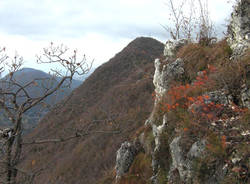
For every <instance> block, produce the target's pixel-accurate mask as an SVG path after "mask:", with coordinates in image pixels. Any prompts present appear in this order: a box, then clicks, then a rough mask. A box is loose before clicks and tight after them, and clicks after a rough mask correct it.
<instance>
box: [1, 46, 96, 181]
mask: <svg viewBox="0 0 250 184" xmlns="http://www.w3.org/2000/svg"><path fill="white" fill-rule="evenodd" d="M69 52H70V50H69V49H68V48H67V47H65V46H64V45H60V46H55V45H54V44H53V43H51V44H50V46H49V47H48V48H44V50H43V54H42V55H41V56H37V63H39V64H52V65H53V66H57V67H60V68H61V72H60V71H59V70H56V69H52V70H51V71H52V72H53V76H54V78H53V79H48V78H36V79H34V80H31V81H29V82H27V83H25V84H23V83H20V82H19V81H18V80H17V79H16V78H15V73H16V72H17V71H18V70H19V69H21V68H22V66H23V59H22V57H20V56H18V55H16V56H15V57H14V58H10V57H8V56H7V55H6V54H5V48H2V49H0V64H1V67H0V72H3V71H4V70H5V71H7V72H8V73H9V74H8V75H7V76H6V77H5V78H2V79H1V80H0V107H1V110H2V111H4V113H5V114H6V115H7V117H8V119H9V120H10V121H11V123H12V124H11V126H10V127H8V128H6V127H5V128H2V129H0V141H1V143H0V144H1V145H0V146H1V149H0V151H1V152H0V158H1V161H0V177H1V179H2V180H4V181H1V183H6V184H16V183H17V174H18V172H21V171H20V169H18V168H17V165H18V164H19V163H20V158H21V154H22V149H23V144H24V143H23V139H22V136H23V121H22V120H23V116H24V113H26V112H27V111H29V110H30V109H32V108H34V107H35V106H38V105H39V104H41V103H43V101H44V100H45V99H46V98H47V97H49V96H51V95H52V94H54V93H55V92H56V91H58V90H59V89H60V88H61V87H67V86H70V84H71V81H72V78H73V76H74V75H75V74H78V75H84V74H86V73H87V72H89V70H90V68H91V66H92V62H90V63H88V62H87V61H86V57H85V55H83V56H82V57H81V58H80V57H78V53H77V51H76V50H74V51H73V52H71V54H70V53H69ZM56 77H57V78H56ZM58 77H60V80H59V81H56V82H55V79H59V78H58ZM37 85H40V86H42V87H43V91H42V92H41V94H39V96H33V95H32V94H31V93H30V91H29V88H30V87H32V86H37ZM79 136H83V135H81V134H75V135H74V136H70V137H69V138H65V140H59V139H53V140H47V141H46V140H40V141H34V142H30V143H29V144H32V143H34V144H40V143H43V142H49V141H50V142H59V141H67V140H69V139H71V138H73V137H79ZM26 144H28V143H26ZM3 176H4V177H3Z"/></svg>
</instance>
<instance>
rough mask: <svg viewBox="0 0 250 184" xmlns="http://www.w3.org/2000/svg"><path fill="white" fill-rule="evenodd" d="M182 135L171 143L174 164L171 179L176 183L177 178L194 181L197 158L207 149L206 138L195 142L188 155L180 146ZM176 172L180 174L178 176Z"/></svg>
mask: <svg viewBox="0 0 250 184" xmlns="http://www.w3.org/2000/svg"><path fill="white" fill-rule="evenodd" d="M180 140H181V136H178V137H176V138H174V139H173V141H172V142H171V144H170V150H171V157H172V165H171V169H170V171H169V181H172V183H176V182H178V181H176V178H179V179H180V181H181V182H184V183H192V170H193V165H194V161H195V159H196V158H199V157H201V156H202V154H203V153H204V151H205V145H206V143H205V140H201V141H197V142H195V143H194V144H193V145H192V146H191V148H190V150H189V151H188V153H187V155H184V154H183V148H182V147H181V146H180ZM176 174H178V175H179V176H178V177H176Z"/></svg>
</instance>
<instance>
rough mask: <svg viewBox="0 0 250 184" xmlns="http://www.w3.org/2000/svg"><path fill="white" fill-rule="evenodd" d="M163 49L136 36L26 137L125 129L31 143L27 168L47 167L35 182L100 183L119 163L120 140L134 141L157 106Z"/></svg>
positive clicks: (25, 166)
mask: <svg viewBox="0 0 250 184" xmlns="http://www.w3.org/2000/svg"><path fill="white" fill-rule="evenodd" d="M162 52H163V44H162V43H160V42H158V41H156V40H154V39H152V38H145V37H141V38H137V39H135V40H134V41H132V42H131V43H130V44H129V45H128V46H127V47H125V48H124V49H123V50H122V51H121V52H120V53H118V54H116V55H115V56H114V57H113V58H112V59H110V61H108V62H107V63H105V64H103V65H102V66H100V67H99V68H97V69H96V70H95V72H94V73H93V74H92V75H91V76H90V77H89V78H88V79H87V80H86V81H85V82H84V83H83V84H82V85H81V86H80V87H79V88H77V89H76V90H75V91H73V93H72V94H71V95H70V96H69V97H68V98H67V99H65V100H64V101H63V102H62V103H61V104H58V107H57V108H55V109H53V110H52V111H51V112H50V113H48V114H47V115H46V117H45V118H44V119H43V120H42V121H41V122H40V123H39V126H38V127H37V128H36V129H35V130H34V132H32V134H31V135H29V136H28V137H26V139H25V140H34V139H41V138H46V139H47V138H55V137H67V136H68V135H71V134H72V133H74V132H75V130H76V129H78V130H82V132H84V131H85V130H86V129H88V130H91V131H92V130H100V131H105V130H111V131H113V130H119V131H121V132H120V133H119V134H114V135H112V134H104V133H103V134H101V133H100V134H92V135H89V136H86V137H83V138H79V139H75V140H71V141H69V142H65V143H58V144H46V145H30V146H25V150H26V151H25V156H24V164H23V165H22V167H24V168H25V170H30V171H33V172H35V171H37V170H39V169H41V168H44V170H42V171H41V173H39V174H38V175H37V176H36V179H35V183H37V184H39V183H41V184H44V183H67V184H70V183H72V184H76V183H97V181H98V180H99V179H100V178H101V177H102V176H103V175H105V173H106V172H107V171H109V169H110V168H112V167H113V165H114V163H115V155H116V150H117V149H118V148H119V146H120V144H121V143H122V142H123V141H125V140H128V139H131V140H132V138H133V136H134V133H135V132H136V131H137V129H138V128H139V127H141V126H144V122H145V120H146V118H147V117H148V116H149V114H150V112H151V110H152V107H153V106H152V105H153V99H152V97H151V95H152V92H153V90H154V88H153V84H152V76H153V72H154V67H153V61H154V59H155V58H157V57H160V55H161V54H162Z"/></svg>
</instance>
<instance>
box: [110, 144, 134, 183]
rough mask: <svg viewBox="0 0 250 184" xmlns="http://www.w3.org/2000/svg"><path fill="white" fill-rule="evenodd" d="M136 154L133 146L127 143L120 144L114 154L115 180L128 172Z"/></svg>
mask: <svg viewBox="0 0 250 184" xmlns="http://www.w3.org/2000/svg"><path fill="white" fill-rule="evenodd" d="M136 153H137V151H136V148H135V146H134V145H133V144H131V143H129V142H127V141H126V142H124V143H122V145H121V147H120V149H119V150H118V151H117V154H116V166H115V169H116V179H119V178H120V177H121V176H123V175H124V174H125V173H127V172H128V170H129V168H130V166H131V164H132V163H133V161H134V158H135V156H136Z"/></svg>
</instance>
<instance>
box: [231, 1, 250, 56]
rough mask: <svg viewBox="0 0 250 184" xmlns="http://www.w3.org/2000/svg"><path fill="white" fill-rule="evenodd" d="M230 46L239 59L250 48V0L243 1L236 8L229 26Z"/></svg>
mask: <svg viewBox="0 0 250 184" xmlns="http://www.w3.org/2000/svg"><path fill="white" fill-rule="evenodd" d="M227 41H228V44H229V45H230V47H231V49H232V50H233V55H232V58H237V57H238V56H241V55H242V54H244V52H245V51H246V50H247V49H248V48H250V0H241V2H239V3H238V5H237V6H236V7H235V9H234V11H233V13H232V15H231V22H230V25H229V26H228V39H227Z"/></svg>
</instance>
